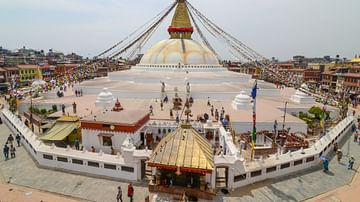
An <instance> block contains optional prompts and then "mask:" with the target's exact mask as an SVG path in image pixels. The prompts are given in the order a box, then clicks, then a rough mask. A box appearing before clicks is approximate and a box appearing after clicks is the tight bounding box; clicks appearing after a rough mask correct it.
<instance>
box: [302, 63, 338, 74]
mask: <svg viewBox="0 0 360 202" xmlns="http://www.w3.org/2000/svg"><path fill="white" fill-rule="evenodd" d="M308 68H309V69H315V70H321V69H322V68H323V71H324V72H328V71H330V70H331V69H333V68H335V62H329V63H309V64H308Z"/></svg>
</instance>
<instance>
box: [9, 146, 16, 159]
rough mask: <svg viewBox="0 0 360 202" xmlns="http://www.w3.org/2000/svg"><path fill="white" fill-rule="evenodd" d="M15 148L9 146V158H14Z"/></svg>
mask: <svg viewBox="0 0 360 202" xmlns="http://www.w3.org/2000/svg"><path fill="white" fill-rule="evenodd" d="M15 151H16V149H15V147H14V146H13V145H10V155H11V158H15Z"/></svg>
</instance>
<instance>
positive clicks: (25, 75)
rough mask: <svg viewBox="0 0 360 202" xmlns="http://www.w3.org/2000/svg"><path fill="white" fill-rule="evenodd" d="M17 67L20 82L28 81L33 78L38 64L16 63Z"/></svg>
mask: <svg viewBox="0 0 360 202" xmlns="http://www.w3.org/2000/svg"><path fill="white" fill-rule="evenodd" d="M17 67H18V68H19V78H20V82H23V83H28V82H29V81H31V80H33V79H35V75H36V74H37V71H38V69H39V68H40V66H38V65H18V66H17Z"/></svg>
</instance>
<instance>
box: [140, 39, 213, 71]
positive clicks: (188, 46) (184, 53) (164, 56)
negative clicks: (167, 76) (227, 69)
mask: <svg viewBox="0 0 360 202" xmlns="http://www.w3.org/2000/svg"><path fill="white" fill-rule="evenodd" d="M179 63H180V64H184V65H214V66H218V65H219V62H218V59H217V58H216V56H215V54H214V53H213V52H212V51H210V50H209V49H208V48H207V47H205V46H203V45H201V44H200V43H198V42H196V41H194V40H191V39H168V40H163V41H160V42H158V43H157V44H155V45H154V46H152V47H151V48H150V49H149V50H148V51H147V52H146V53H145V54H144V56H143V57H142V59H141V61H140V65H153V64H159V65H163V64H172V65H178V64H179Z"/></svg>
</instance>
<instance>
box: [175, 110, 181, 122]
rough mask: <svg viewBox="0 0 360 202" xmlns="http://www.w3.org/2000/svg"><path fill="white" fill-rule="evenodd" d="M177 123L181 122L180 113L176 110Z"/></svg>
mask: <svg viewBox="0 0 360 202" xmlns="http://www.w3.org/2000/svg"><path fill="white" fill-rule="evenodd" d="M175 121H176V123H179V122H180V117H179V112H178V111H177V110H176V120H175Z"/></svg>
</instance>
